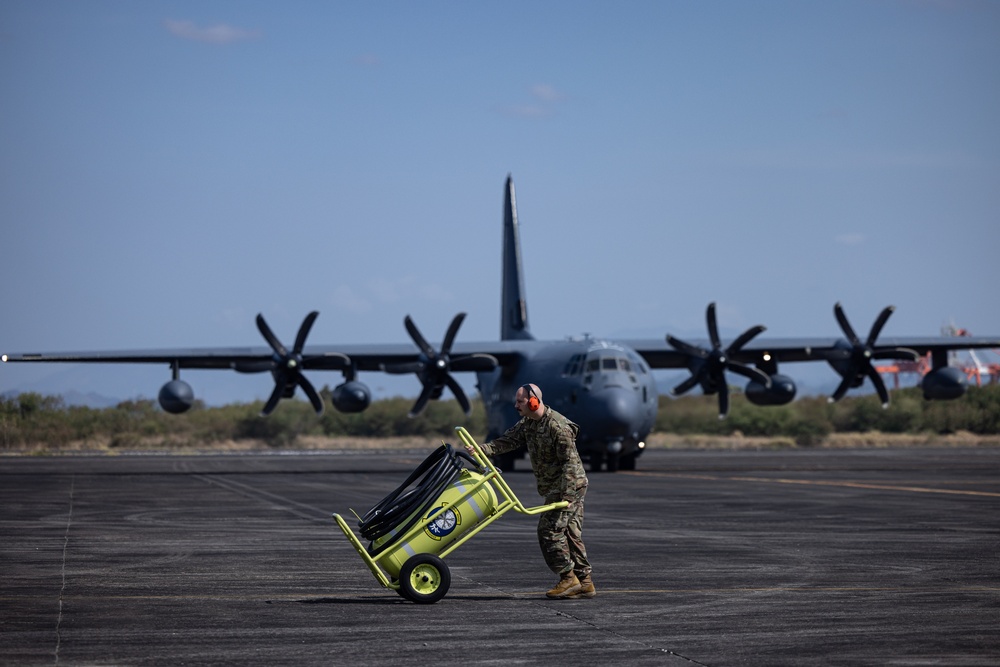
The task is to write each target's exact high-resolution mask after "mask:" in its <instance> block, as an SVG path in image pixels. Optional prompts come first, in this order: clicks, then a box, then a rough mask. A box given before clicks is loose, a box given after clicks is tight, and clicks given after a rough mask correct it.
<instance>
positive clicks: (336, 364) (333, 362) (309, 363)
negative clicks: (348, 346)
mask: <svg viewBox="0 0 1000 667" xmlns="http://www.w3.org/2000/svg"><path fill="white" fill-rule="evenodd" d="M350 365H351V358H350V357H349V356H347V355H346V354H340V353H339V352H327V353H326V354H322V355H317V356H314V357H305V358H304V359H303V360H302V367H303V368H313V369H318V370H324V371H342V370H344V369H345V368H348V367H350Z"/></svg>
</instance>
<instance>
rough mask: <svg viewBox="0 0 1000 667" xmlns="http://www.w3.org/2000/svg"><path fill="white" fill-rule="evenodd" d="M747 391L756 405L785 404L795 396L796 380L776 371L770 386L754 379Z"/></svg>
mask: <svg viewBox="0 0 1000 667" xmlns="http://www.w3.org/2000/svg"><path fill="white" fill-rule="evenodd" d="M745 393H746V397H747V400H748V401H750V402H751V403H753V404H754V405H784V404H785V403H790V402H791V401H792V399H793V398H795V382H794V381H793V380H792V378H790V377H788V376H787V375H779V374H777V373H775V374H774V375H772V376H771V386H770V387H765V386H764V385H762V384H761V383H760V382H756V381H754V382H750V383H749V384H747V387H746V390H745Z"/></svg>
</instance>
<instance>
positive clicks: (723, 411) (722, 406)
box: [719, 382, 729, 419]
mask: <svg viewBox="0 0 1000 667" xmlns="http://www.w3.org/2000/svg"><path fill="white" fill-rule="evenodd" d="M728 414H729V387H728V386H727V385H726V383H725V382H723V383H722V385H721V386H720V387H719V419H725V418H726V415H728Z"/></svg>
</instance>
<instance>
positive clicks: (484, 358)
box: [451, 353, 500, 373]
mask: <svg viewBox="0 0 1000 667" xmlns="http://www.w3.org/2000/svg"><path fill="white" fill-rule="evenodd" d="M499 365H500V362H499V361H497V358H496V357H494V356H493V355H492V354H480V353H477V354H470V355H467V356H464V357H458V358H456V359H452V360H451V370H453V371H458V372H465V371H474V372H481V373H485V372H489V371H491V370H493V369H495V368H496V367H497V366H499Z"/></svg>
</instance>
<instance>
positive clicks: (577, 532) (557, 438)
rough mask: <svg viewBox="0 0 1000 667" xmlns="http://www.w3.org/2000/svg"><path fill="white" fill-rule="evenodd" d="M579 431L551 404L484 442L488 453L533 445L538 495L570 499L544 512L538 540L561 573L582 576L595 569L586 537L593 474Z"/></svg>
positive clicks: (550, 500)
mask: <svg viewBox="0 0 1000 667" xmlns="http://www.w3.org/2000/svg"><path fill="white" fill-rule="evenodd" d="M579 430H580V427H579V426H577V425H576V424H574V423H573V422H571V421H570V420H568V419H566V417H564V416H563V415H561V414H559V413H558V412H556V411H555V410H553V409H552V408H550V407H548V406H546V407H545V414H544V415H543V416H542V418H541V419H531V418H529V417H522V418H521V420H520V421H519V422H517V423H516V424H514V426H512V427H511V428H509V429H508V430H507V432H506V433H504V434H503V435H501V436H500V437H498V438H496V439H495V440H493V441H491V442H488V443H486V444H485V445H483V451H485V452H486V454H488V455H490V456H492V455H494V454H503V453H504V452H509V451H512V450H514V449H517V448H518V447H520V446H521V445H526V446H527V448H528V455H529V456H530V457H531V467H532V469H533V470H534V472H535V478H536V479H537V481H538V495H540V496H542V497H544V498H545V503H546V504H548V503H555V502H559V501H560V500H566V501H568V502H569V503H570V504H569V506H568V507H566V508H564V509H561V510H553V511H551V512H545V513H544V514H542V515H540V517H539V520H538V543H539V545H540V546H541V548H542V555H543V556H544V557H545V562H546V564H547V565H548V566H549V568H551V570H552V571H553V572H555V573H556V574H558V575H560V576H562V575H566V574H569V573H570V572H575V573H576V575H577V577H578V578H581V579H582V578H583V577H585V576H587V575H589V574H590V570H591V568H590V562H589V561H588V560H587V550H586V548H585V547H584V545H583V538H582V537H581V533H582V531H583V499H584V496H586V495H587V474H586V473H585V472H584V470H583V462H581V461H580V454H579V453H578V452H577V449H576V434H577V433H578V432H579Z"/></svg>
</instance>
